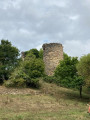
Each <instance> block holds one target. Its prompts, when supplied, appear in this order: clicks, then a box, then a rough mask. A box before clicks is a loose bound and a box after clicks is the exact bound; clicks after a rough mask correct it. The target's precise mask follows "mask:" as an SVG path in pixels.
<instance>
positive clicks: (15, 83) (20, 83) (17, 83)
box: [4, 78, 26, 87]
mask: <svg viewBox="0 0 90 120" xmlns="http://www.w3.org/2000/svg"><path fill="white" fill-rule="evenodd" d="M4 85H5V86H6V87H26V81H25V80H24V79H23V78H18V79H13V80H8V81H4Z"/></svg>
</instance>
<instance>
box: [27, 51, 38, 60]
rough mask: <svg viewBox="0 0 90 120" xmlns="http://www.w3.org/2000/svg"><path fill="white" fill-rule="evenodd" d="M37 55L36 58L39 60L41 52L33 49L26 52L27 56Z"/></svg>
mask: <svg viewBox="0 0 90 120" xmlns="http://www.w3.org/2000/svg"><path fill="white" fill-rule="evenodd" d="M28 55H35V57H36V58H39V51H38V50H37V49H31V50H29V51H26V52H25V56H28Z"/></svg>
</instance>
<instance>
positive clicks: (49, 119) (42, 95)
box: [0, 83, 90, 120]
mask: <svg viewBox="0 0 90 120" xmlns="http://www.w3.org/2000/svg"><path fill="white" fill-rule="evenodd" d="M89 100H90V97H89V95H86V94H83V98H82V99H80V98H79V93H78V92H77V91H73V90H70V89H66V88H62V87H58V86H56V85H54V84H48V83H42V87H41V89H40V90H33V89H27V88H26V89H11V88H10V89H6V88H4V87H0V120H90V116H89V115H88V113H87V110H88V107H87V103H88V102H89Z"/></svg>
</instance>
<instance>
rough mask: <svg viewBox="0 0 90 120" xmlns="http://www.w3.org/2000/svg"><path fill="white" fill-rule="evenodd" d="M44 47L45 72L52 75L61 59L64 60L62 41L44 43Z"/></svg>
mask: <svg viewBox="0 0 90 120" xmlns="http://www.w3.org/2000/svg"><path fill="white" fill-rule="evenodd" d="M42 47H43V52H44V53H43V60H44V63H45V73H46V74H47V75H49V76H52V75H53V74H54V71H55V69H56V67H57V66H58V64H59V62H60V60H63V46H62V44H60V43H50V44H43V46H42Z"/></svg>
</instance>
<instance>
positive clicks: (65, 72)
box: [55, 54, 84, 97]
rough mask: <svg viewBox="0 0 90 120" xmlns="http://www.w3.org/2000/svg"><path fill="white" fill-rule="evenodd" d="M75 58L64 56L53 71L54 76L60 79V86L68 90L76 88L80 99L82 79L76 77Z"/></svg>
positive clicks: (76, 61) (76, 60)
mask: <svg viewBox="0 0 90 120" xmlns="http://www.w3.org/2000/svg"><path fill="white" fill-rule="evenodd" d="M77 63H78V59H77V57H72V58H71V57H70V56H68V55H67V54H64V60H62V61H61V62H60V64H59V65H58V67H57V68H56V70H55V76H56V77H57V78H59V79H60V81H59V82H60V84H61V85H62V86H65V87H68V88H78V89H79V90H80V97H82V85H83V84H84V82H83V78H81V77H80V76H78V74H77V69H76V64H77Z"/></svg>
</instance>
